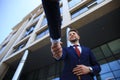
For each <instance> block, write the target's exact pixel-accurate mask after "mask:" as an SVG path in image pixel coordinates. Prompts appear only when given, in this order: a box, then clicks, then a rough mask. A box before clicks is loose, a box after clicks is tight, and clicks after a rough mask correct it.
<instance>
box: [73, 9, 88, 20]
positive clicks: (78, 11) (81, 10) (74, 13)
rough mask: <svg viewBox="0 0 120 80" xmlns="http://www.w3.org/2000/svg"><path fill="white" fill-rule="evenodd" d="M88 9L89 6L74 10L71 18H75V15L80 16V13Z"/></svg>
mask: <svg viewBox="0 0 120 80" xmlns="http://www.w3.org/2000/svg"><path fill="white" fill-rule="evenodd" d="M87 10H88V8H87V7H85V8H82V9H81V8H79V9H78V10H76V11H74V12H72V13H71V18H72V19H73V18H75V17H77V16H79V15H80V14H82V13H84V12H86V11H87Z"/></svg>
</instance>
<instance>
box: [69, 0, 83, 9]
mask: <svg viewBox="0 0 120 80" xmlns="http://www.w3.org/2000/svg"><path fill="white" fill-rule="evenodd" d="M81 1H82V0H70V1H69V3H68V5H69V8H71V7H73V6H75V5H76V4H78V3H80V2H81Z"/></svg>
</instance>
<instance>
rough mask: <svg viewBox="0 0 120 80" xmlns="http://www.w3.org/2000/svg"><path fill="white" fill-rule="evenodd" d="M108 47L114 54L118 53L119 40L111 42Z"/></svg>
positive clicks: (119, 48)
mask: <svg viewBox="0 0 120 80" xmlns="http://www.w3.org/2000/svg"><path fill="white" fill-rule="evenodd" d="M108 45H109V47H110V49H111V50H112V52H113V53H114V54H117V53H120V39H117V40H115V41H112V42H110V43H108Z"/></svg>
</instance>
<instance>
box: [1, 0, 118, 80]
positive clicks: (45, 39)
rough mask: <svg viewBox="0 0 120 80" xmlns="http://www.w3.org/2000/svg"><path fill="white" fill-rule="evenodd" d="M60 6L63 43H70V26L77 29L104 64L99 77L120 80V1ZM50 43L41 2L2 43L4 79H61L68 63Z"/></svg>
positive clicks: (74, 0) (80, 0)
mask: <svg viewBox="0 0 120 80" xmlns="http://www.w3.org/2000/svg"><path fill="white" fill-rule="evenodd" d="M60 7H61V8H60V10H61V18H62V27H61V28H62V39H61V41H62V42H63V45H62V46H63V47H64V46H69V43H68V41H67V38H66V37H67V31H68V30H69V28H75V29H77V30H78V31H79V33H80V36H81V40H80V43H81V45H85V46H87V47H90V48H91V49H92V52H93V53H94V55H95V57H96V59H97V61H98V62H99V63H100V65H101V68H102V71H101V72H100V74H99V75H97V76H96V77H95V80H120V26H119V25H120V0H61V1H60ZM50 46H51V43H50V37H49V30H48V26H47V20H46V17H45V14H44V11H43V7H42V4H40V5H39V6H38V7H37V8H36V9H34V10H33V11H32V12H31V13H29V14H28V15H27V16H26V17H25V18H24V19H23V20H22V21H21V22H20V23H19V24H17V25H16V26H15V27H13V29H12V32H11V33H10V34H9V35H8V37H7V38H6V39H5V40H4V41H3V42H2V43H1V44H0V80H59V76H60V75H61V72H62V68H63V66H64V64H63V61H60V62H58V61H56V60H54V59H53V57H52V53H51V50H50Z"/></svg>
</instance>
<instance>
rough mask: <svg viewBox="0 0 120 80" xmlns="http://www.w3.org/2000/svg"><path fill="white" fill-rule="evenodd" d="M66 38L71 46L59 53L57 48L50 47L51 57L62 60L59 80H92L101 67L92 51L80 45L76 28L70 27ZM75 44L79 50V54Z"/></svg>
mask: <svg viewBox="0 0 120 80" xmlns="http://www.w3.org/2000/svg"><path fill="white" fill-rule="evenodd" d="M68 39H69V41H70V42H71V46H70V47H66V48H63V49H62V52H61V53H60V52H59V50H58V48H56V47H54V46H52V47H51V51H52V53H53V57H54V58H55V59H56V60H58V61H59V60H64V69H63V73H62V76H61V78H60V80H94V79H93V76H94V75H96V74H98V73H99V72H100V71H101V68H100V65H99V64H98V62H97V61H96V58H95V57H94V55H93V53H92V52H91V50H90V49H89V48H87V47H84V46H81V45H80V43H79V40H80V36H79V35H78V31H77V30H74V29H71V30H70V31H69V36H68ZM75 45H76V46H77V49H78V50H79V55H78V54H77V51H76V47H75Z"/></svg>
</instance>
